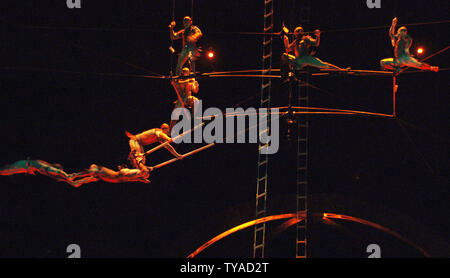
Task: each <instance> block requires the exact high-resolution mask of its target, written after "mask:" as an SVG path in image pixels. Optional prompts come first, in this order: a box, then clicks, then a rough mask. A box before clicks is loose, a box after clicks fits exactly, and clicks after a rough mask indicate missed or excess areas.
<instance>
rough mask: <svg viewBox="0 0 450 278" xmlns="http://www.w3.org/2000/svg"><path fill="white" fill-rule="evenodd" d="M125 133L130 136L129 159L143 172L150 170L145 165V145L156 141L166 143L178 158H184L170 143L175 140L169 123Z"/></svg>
mask: <svg viewBox="0 0 450 278" xmlns="http://www.w3.org/2000/svg"><path fill="white" fill-rule="evenodd" d="M125 133H126V135H127V136H128V138H130V141H129V144H130V154H129V156H128V160H129V161H130V163H131V165H132V166H133V167H134V168H135V169H140V170H141V171H143V172H146V171H148V170H147V166H145V155H146V153H145V152H144V146H147V145H151V144H153V143H156V142H160V143H161V144H164V148H166V149H167V150H168V151H169V152H170V153H171V154H173V155H174V156H175V157H176V158H179V159H181V158H183V156H182V155H180V154H179V153H177V151H175V149H174V148H173V147H172V146H171V145H170V142H172V141H173V140H172V138H170V137H169V135H168V134H169V125H168V124H162V125H161V128H153V129H149V130H147V131H144V132H141V133H139V134H137V135H133V134H131V133H129V132H128V131H126V132H125Z"/></svg>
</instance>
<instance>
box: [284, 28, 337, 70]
mask: <svg viewBox="0 0 450 278" xmlns="http://www.w3.org/2000/svg"><path fill="white" fill-rule="evenodd" d="M283 29H284V35H283V41H284V46H285V48H286V53H284V54H283V56H282V60H281V62H282V65H281V67H282V70H286V66H287V65H288V64H290V65H292V66H294V67H295V68H296V69H302V68H304V67H306V66H311V67H315V68H320V69H337V70H344V69H342V68H340V67H338V66H335V65H333V64H330V63H327V62H324V61H322V60H320V59H319V58H317V57H315V56H313V55H314V53H315V50H314V49H315V48H317V47H319V44H320V30H316V31H314V35H315V36H316V38H315V39H314V38H312V37H311V36H308V35H305V33H304V31H303V28H302V27H297V28H295V30H294V37H295V39H294V41H293V42H292V43H289V38H288V37H287V33H288V32H289V30H287V29H286V28H283ZM292 51H294V54H295V56H294V55H291V54H289V53H290V52H292Z"/></svg>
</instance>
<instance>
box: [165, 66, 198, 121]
mask: <svg viewBox="0 0 450 278" xmlns="http://www.w3.org/2000/svg"><path fill="white" fill-rule="evenodd" d="M189 75H190V71H189V69H188V68H183V70H182V71H181V76H182V77H184V78H179V79H177V80H172V81H171V83H172V86H173V88H174V89H175V92H176V93H177V100H176V101H174V104H175V115H172V116H173V118H176V119H178V118H179V114H181V113H182V112H181V110H176V109H177V108H186V109H191V110H193V111H194V112H195V111H196V110H197V107H198V103H199V100H198V98H196V97H194V96H193V95H192V94H198V91H199V85H198V82H197V81H196V80H195V78H193V77H191V78H188V77H189ZM175 123H176V120H171V121H170V127H169V130H172V127H173V126H174V124H175Z"/></svg>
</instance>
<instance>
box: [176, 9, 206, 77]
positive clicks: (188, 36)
mask: <svg viewBox="0 0 450 278" xmlns="http://www.w3.org/2000/svg"><path fill="white" fill-rule="evenodd" d="M175 25H176V23H175V21H172V22H171V23H170V25H169V29H170V38H171V39H172V40H177V39H180V38H181V39H182V40H183V44H182V48H183V49H182V50H181V52H180V54H179V55H180V56H179V57H178V63H177V67H176V74H177V75H180V73H181V68H182V67H183V66H184V64H185V63H186V62H187V61H188V60H189V61H190V63H191V70H192V71H193V72H194V73H195V59H196V58H198V57H199V56H200V49H199V48H198V47H197V45H196V43H197V41H198V40H199V39H200V38H201V37H202V31H200V29H199V28H198V27H197V26H195V25H192V19H191V18H190V17H189V16H185V17H184V18H183V26H184V29H182V30H180V31H178V32H175V31H174V30H173V28H174V27H175Z"/></svg>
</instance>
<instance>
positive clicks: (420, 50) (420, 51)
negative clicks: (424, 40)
mask: <svg viewBox="0 0 450 278" xmlns="http://www.w3.org/2000/svg"><path fill="white" fill-rule="evenodd" d="M424 51H425V50H424V49H423V48H422V47H419V48H417V54H423V52H424Z"/></svg>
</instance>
